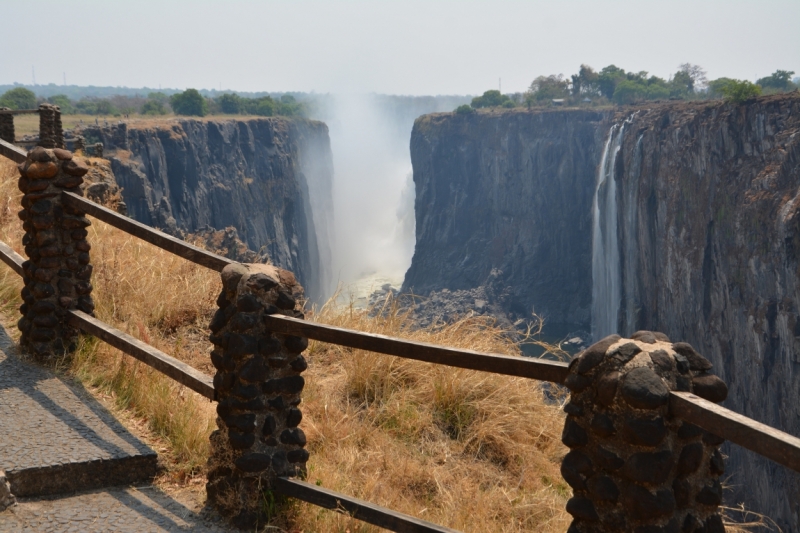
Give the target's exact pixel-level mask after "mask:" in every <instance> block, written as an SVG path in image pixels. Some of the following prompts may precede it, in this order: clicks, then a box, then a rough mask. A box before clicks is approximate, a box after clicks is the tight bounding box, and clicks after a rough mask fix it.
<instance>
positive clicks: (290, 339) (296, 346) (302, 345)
mask: <svg viewBox="0 0 800 533" xmlns="http://www.w3.org/2000/svg"><path fill="white" fill-rule="evenodd" d="M283 344H284V346H286V349H287V350H288V351H289V352H290V353H300V352H302V351H303V350H305V349H306V348H308V339H306V338H305V337H295V336H294V335H287V336H286V339H285V340H284V341H283Z"/></svg>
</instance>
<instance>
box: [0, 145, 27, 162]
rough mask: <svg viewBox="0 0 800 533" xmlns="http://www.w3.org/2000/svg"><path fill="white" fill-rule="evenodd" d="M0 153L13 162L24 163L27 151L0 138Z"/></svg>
mask: <svg viewBox="0 0 800 533" xmlns="http://www.w3.org/2000/svg"><path fill="white" fill-rule="evenodd" d="M0 155H2V156H3V157H7V158H8V159H10V160H12V161H13V162H15V163H24V162H25V159H27V158H28V152H26V151H25V150H23V149H22V148H18V147H16V146H14V145H13V144H11V143H9V142H6V141H4V140H3V139H0Z"/></svg>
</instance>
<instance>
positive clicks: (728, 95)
mask: <svg viewBox="0 0 800 533" xmlns="http://www.w3.org/2000/svg"><path fill="white" fill-rule="evenodd" d="M718 91H719V93H720V94H722V96H724V97H725V100H728V101H729V102H733V103H735V104H741V103H742V102H744V101H745V100H749V99H750V98H755V97H756V96H758V95H760V94H761V87H759V86H758V85H756V84H755V83H752V82H749V81H747V80H730V81H729V82H728V83H726V84H725V85H723V86H722V87H719V88H718Z"/></svg>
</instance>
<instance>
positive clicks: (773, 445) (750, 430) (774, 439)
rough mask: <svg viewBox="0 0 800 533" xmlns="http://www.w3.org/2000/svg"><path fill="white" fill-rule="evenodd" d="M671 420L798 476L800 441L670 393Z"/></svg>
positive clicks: (704, 402)
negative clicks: (750, 453)
mask: <svg viewBox="0 0 800 533" xmlns="http://www.w3.org/2000/svg"><path fill="white" fill-rule="evenodd" d="M670 411H671V413H672V414H673V415H674V416H677V417H679V418H682V419H683V420H686V421H687V422H691V423H692V424H694V425H696V426H699V427H701V428H703V429H705V430H706V431H709V432H711V433H713V434H714V435H717V436H719V437H722V438H724V439H727V440H729V441H731V442H733V443H736V444H738V445H739V446H742V447H744V448H747V449H748V450H751V451H754V452H756V453H757V454H759V455H763V456H764V457H766V458H768V459H771V460H773V461H775V462H776V463H779V464H782V465H783V466H786V467H788V468H791V469H792V470H794V471H796V472H800V439H799V438H797V437H793V436H792V435H789V434H788V433H784V432H783V431H780V430H778V429H775V428H773V427H770V426H768V425H766V424H762V423H761V422H756V421H755V420H753V419H752V418H748V417H746V416H744V415H740V414H739V413H736V412H734V411H731V410H729V409H725V408H724V407H721V406H719V405H717V404H715V403H713V402H709V401H708V400H704V399H703V398H700V397H698V396H695V395H694V394H692V393H690V392H670Z"/></svg>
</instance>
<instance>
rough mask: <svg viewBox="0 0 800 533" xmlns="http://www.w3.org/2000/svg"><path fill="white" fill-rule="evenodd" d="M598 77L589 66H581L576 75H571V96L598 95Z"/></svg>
mask: <svg viewBox="0 0 800 533" xmlns="http://www.w3.org/2000/svg"><path fill="white" fill-rule="evenodd" d="M599 79H600V75H599V74H597V72H595V71H594V69H593V68H592V67H590V66H589V65H581V68H580V70H579V71H578V73H577V74H573V75H572V95H573V96H596V95H598V94H600V86H599V84H598V81H599Z"/></svg>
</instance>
